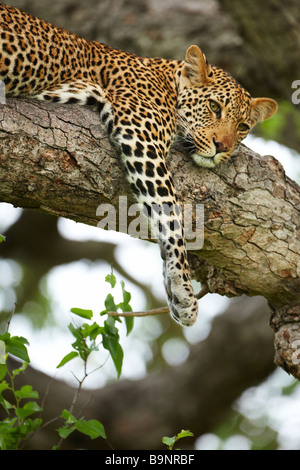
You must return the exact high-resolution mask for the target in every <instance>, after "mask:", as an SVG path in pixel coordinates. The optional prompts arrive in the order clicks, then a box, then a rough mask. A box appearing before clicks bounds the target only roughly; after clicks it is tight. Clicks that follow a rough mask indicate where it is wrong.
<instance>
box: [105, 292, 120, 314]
mask: <svg viewBox="0 0 300 470" xmlns="http://www.w3.org/2000/svg"><path fill="white" fill-rule="evenodd" d="M104 305H105V308H106V310H108V311H109V312H116V311H117V310H118V309H117V306H116V304H115V301H114V298H113V296H112V295H111V294H108V295H107V297H106V299H105V301H104Z"/></svg>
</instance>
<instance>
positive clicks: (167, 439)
mask: <svg viewBox="0 0 300 470" xmlns="http://www.w3.org/2000/svg"><path fill="white" fill-rule="evenodd" d="M175 442H176V436H173V437H167V436H164V437H163V438H162V443H163V444H165V445H166V446H168V447H169V449H172V447H173V445H174V444H175Z"/></svg>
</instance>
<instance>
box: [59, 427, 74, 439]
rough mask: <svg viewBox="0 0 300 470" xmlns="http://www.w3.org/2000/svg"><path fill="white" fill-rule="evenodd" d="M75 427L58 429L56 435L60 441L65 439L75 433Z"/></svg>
mask: <svg viewBox="0 0 300 470" xmlns="http://www.w3.org/2000/svg"><path fill="white" fill-rule="evenodd" d="M75 429H76V427H75V426H70V427H68V426H63V427H62V428H59V429H58V430H57V431H58V434H59V436H60V437H61V438H62V439H66V438H67V437H68V436H69V435H70V434H71V433H72V432H73V431H75Z"/></svg>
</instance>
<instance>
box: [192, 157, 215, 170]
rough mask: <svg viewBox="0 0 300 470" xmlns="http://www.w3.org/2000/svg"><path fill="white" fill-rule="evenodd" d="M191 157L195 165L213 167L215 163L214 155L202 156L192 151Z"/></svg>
mask: <svg viewBox="0 0 300 470" xmlns="http://www.w3.org/2000/svg"><path fill="white" fill-rule="evenodd" d="M193 159H194V162H195V163H197V165H199V166H204V167H205V168H214V167H215V166H216V165H217V163H216V162H215V158H214V157H203V156H202V155H199V154H198V153H193Z"/></svg>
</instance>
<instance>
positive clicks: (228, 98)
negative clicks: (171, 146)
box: [177, 46, 277, 168]
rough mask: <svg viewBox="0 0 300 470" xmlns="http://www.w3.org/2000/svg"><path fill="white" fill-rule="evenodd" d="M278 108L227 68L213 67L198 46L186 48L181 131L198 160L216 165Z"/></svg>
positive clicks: (179, 118)
mask: <svg viewBox="0 0 300 470" xmlns="http://www.w3.org/2000/svg"><path fill="white" fill-rule="evenodd" d="M276 110H277V103H276V102H275V101H274V100H272V99H270V98H251V96H250V94H249V93H248V92H247V91H246V90H244V88H243V87H242V86H241V85H240V84H239V83H237V82H236V80H234V78H232V77H231V76H230V75H229V74H228V73H227V72H225V71H224V70H222V69H220V68H218V67H214V66H210V65H209V64H208V63H207V60H206V58H205V55H204V54H203V53H202V52H201V50H200V49H199V47H198V46H191V47H189V49H188V50H187V53H186V57H185V62H184V63H183V67H182V69H181V75H180V81H179V93H178V104H177V123H178V134H179V135H180V136H181V137H183V139H184V141H185V144H186V145H185V146H186V147H187V148H188V149H189V151H190V153H191V155H192V156H193V159H194V160H195V162H196V163H197V164H198V165H200V166H204V167H208V168H213V167H215V166H216V165H218V164H219V163H221V162H222V161H224V160H227V159H228V158H229V157H230V156H231V154H232V152H233V150H234V148H235V147H236V146H237V145H238V144H239V143H240V142H241V141H242V140H243V139H244V138H245V137H246V136H247V135H248V133H249V131H250V129H251V128H252V127H253V126H254V125H255V124H256V123H257V122H258V121H264V120H265V119H269V118H270V117H271V116H273V114H274V113H275V112H276Z"/></svg>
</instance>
